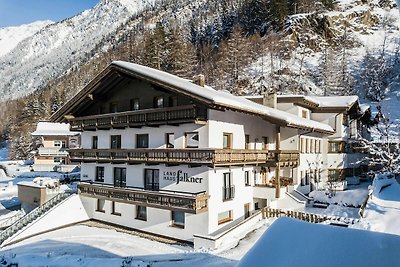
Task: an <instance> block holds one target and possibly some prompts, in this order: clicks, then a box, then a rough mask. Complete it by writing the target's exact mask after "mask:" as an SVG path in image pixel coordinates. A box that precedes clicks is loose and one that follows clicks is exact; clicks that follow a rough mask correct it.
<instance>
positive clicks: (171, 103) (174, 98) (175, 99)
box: [169, 96, 178, 107]
mask: <svg viewBox="0 0 400 267" xmlns="http://www.w3.org/2000/svg"><path fill="white" fill-rule="evenodd" d="M177 105H178V97H177V96H170V97H169V106H170V107H176V106H177Z"/></svg>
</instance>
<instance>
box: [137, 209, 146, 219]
mask: <svg viewBox="0 0 400 267" xmlns="http://www.w3.org/2000/svg"><path fill="white" fill-rule="evenodd" d="M136 219H138V220H142V221H147V208H146V207H145V206H137V209H136Z"/></svg>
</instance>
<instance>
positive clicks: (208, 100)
mask: <svg viewBox="0 0 400 267" xmlns="http://www.w3.org/2000/svg"><path fill="white" fill-rule="evenodd" d="M275 99H276V98H275ZM51 120H52V121H53V122H56V123H61V122H66V121H67V120H68V122H69V123H70V124H71V130H73V131H80V132H82V133H81V139H82V145H81V147H80V148H77V149H71V150H70V154H71V161H73V162H77V163H81V168H82V169H81V180H82V182H81V183H80V185H79V192H80V197H81V200H82V202H83V204H84V206H85V208H86V210H87V212H88V214H89V216H90V218H92V219H96V220H100V221H105V222H108V223H112V224H118V225H123V226H125V227H130V228H135V229H140V230H141V231H146V232H151V233H154V234H158V235H163V236H168V237H172V238H176V239H180V240H186V241H193V235H194V234H199V235H209V234H212V233H214V232H216V231H220V230H223V229H227V228H230V227H232V226H233V225H235V224H236V223H237V222H239V221H242V220H243V219H245V218H247V217H249V216H250V214H251V213H252V212H254V211H255V210H258V209H260V208H262V207H265V206H272V207H284V206H285V205H286V206H287V205H289V206H290V205H292V204H293V205H296V204H297V205H298V203H297V202H295V201H294V200H293V199H292V198H291V197H289V196H288V195H287V191H289V190H292V189H293V187H294V186H295V185H296V184H299V183H300V180H301V179H300V177H299V176H298V173H300V171H299V170H298V168H299V166H300V164H302V163H301V161H300V160H301V159H300V152H299V147H300V145H301V140H302V139H301V138H299V137H304V136H307V138H310V139H312V140H313V141H312V144H313V145H312V146H313V147H314V146H316V148H313V149H315V150H316V151H319V152H318V154H321V155H322V154H324V153H323V151H324V150H323V149H322V147H323V142H325V141H324V140H326V138H327V137H328V136H330V135H334V134H335V133H336V131H335V130H334V128H333V126H331V125H329V124H327V123H322V122H318V121H314V120H311V119H310V118H309V117H307V118H302V117H301V116H298V115H297V114H291V113H288V112H285V111H281V110H278V109H276V108H271V107H268V106H265V105H260V104H256V103H254V102H252V101H250V100H247V99H244V98H242V97H237V96H233V95H231V94H229V93H227V92H224V91H216V90H214V89H212V88H210V87H208V86H206V85H205V84H204V77H202V76H200V77H197V79H196V81H189V80H185V79H181V78H179V77H176V76H174V75H171V74H168V73H165V72H162V71H159V70H155V69H151V68H148V67H144V66H140V65H136V64H132V63H127V62H113V63H112V64H111V65H109V66H108V67H107V68H106V69H105V70H104V71H103V72H101V73H100V74H99V75H98V76H97V77H96V78H95V79H94V80H93V81H91V82H90V83H89V84H88V85H87V86H86V87H85V88H83V90H81V91H80V92H79V93H78V94H77V95H76V96H75V97H73V98H72V99H71V100H70V101H69V102H67V103H66V104H65V105H64V106H63V107H62V108H61V109H60V110H59V111H57V112H56V113H55V114H54V115H53V116H52V117H51ZM325 154H326V153H325Z"/></svg>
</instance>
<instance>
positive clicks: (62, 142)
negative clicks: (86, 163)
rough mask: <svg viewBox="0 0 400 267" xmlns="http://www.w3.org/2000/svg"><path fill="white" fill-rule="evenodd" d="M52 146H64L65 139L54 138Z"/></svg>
mask: <svg viewBox="0 0 400 267" xmlns="http://www.w3.org/2000/svg"><path fill="white" fill-rule="evenodd" d="M54 146H55V147H59V148H65V147H66V143H65V141H60V140H56V141H54Z"/></svg>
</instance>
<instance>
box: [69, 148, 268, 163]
mask: <svg viewBox="0 0 400 267" xmlns="http://www.w3.org/2000/svg"><path fill="white" fill-rule="evenodd" d="M70 158H71V161H73V162H105V163H128V164H140V163H146V164H162V163H165V164H170V165H178V164H189V165H207V166H210V167H216V166H233V165H246V164H247V165H251V164H260V165H262V164H266V163H268V162H269V161H275V159H276V155H275V153H273V152H269V151H267V150H245V149H158V148H156V149H151V148H140V149H71V150H70Z"/></svg>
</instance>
